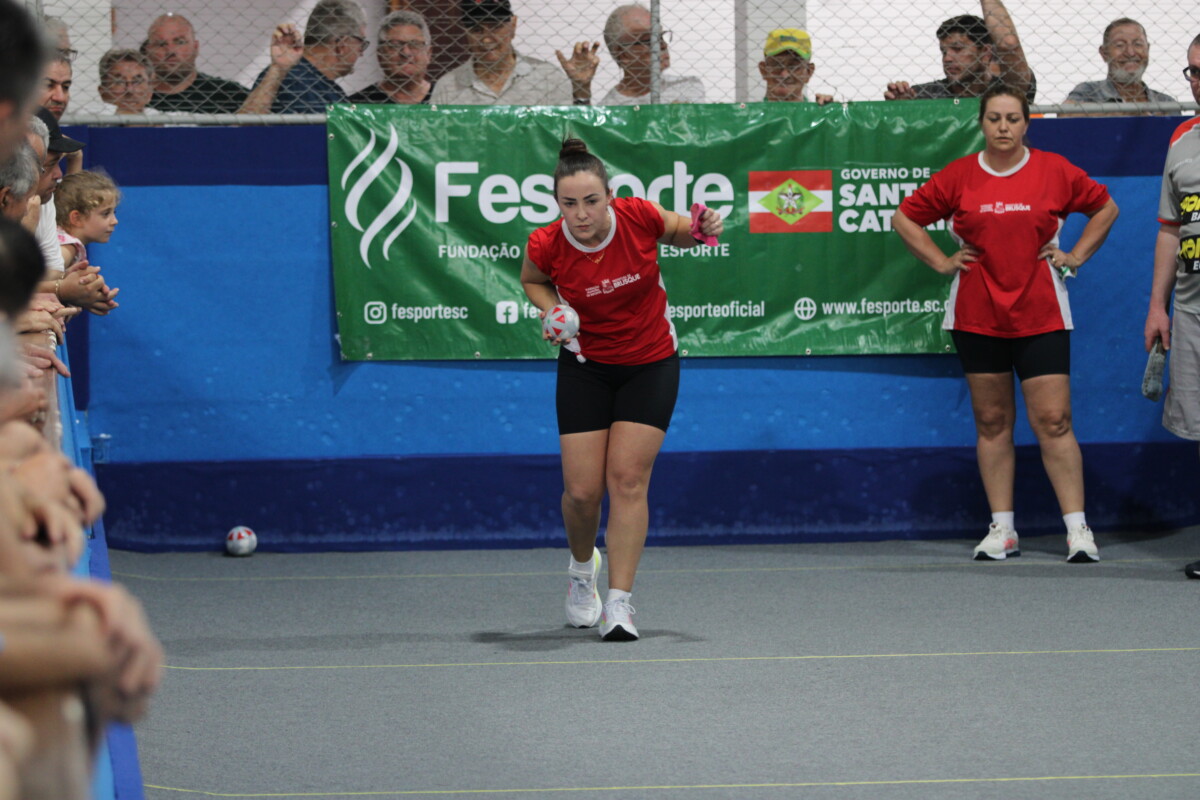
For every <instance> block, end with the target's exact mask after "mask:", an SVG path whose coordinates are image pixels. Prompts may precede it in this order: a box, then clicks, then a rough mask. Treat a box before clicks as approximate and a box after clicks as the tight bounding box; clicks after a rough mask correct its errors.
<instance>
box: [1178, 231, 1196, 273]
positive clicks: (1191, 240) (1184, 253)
mask: <svg viewBox="0 0 1200 800" xmlns="http://www.w3.org/2000/svg"><path fill="white" fill-rule="evenodd" d="M1179 260H1180V261H1182V262H1183V271H1184V272H1190V273H1193V274H1196V273H1200V236H1188V237H1187V238H1185V239H1180V240H1179Z"/></svg>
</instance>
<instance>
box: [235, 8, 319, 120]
mask: <svg viewBox="0 0 1200 800" xmlns="http://www.w3.org/2000/svg"><path fill="white" fill-rule="evenodd" d="M303 57H304V38H303V37H302V36H301V35H300V31H298V30H297V29H296V26H295V25H293V24H291V23H290V22H284V23H282V24H280V25H276V26H275V30H274V31H273V32H272V33H271V66H269V67H267V71H266V72H265V73H264V74H263V77H262V80H261V81H259V82H258V85H257V86H255V87H254V88H253V89H252V90H251V91H250V94H249V96H248V97H247V98H246V101H245V102H244V103H242V107H241V108H239V109H238V112H237V113H239V114H270V113H271V106H272V105H273V104H274V103H275V97H276V96H277V95H278V94H279V87H280V86H282V85H283V79H284V78H286V77H287V74H288V73H289V72H291V70H292V67H294V66H296V65H297V64H299V63H300V59H301V58H303Z"/></svg>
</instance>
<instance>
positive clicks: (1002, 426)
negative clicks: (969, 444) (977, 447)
mask: <svg viewBox="0 0 1200 800" xmlns="http://www.w3.org/2000/svg"><path fill="white" fill-rule="evenodd" d="M1012 427H1013V420H1012V415H1011V414H1008V413H1007V412H1006V411H1004V410H1003V409H992V410H984V411H980V412H978V413H977V414H976V415H975V430H976V432H978V434H979V438H980V439H986V440H988V441H994V440H997V439H1006V438H1011V437H1012Z"/></svg>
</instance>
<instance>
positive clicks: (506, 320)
mask: <svg viewBox="0 0 1200 800" xmlns="http://www.w3.org/2000/svg"><path fill="white" fill-rule="evenodd" d="M520 316H521V310H520V309H519V308H517V304H516V303H515V302H513V301H512V300H501V301H500V302H499V303H496V322H499V323H500V324H502V325H508V324H511V323H513V322H516V321H517V318H518V317H520Z"/></svg>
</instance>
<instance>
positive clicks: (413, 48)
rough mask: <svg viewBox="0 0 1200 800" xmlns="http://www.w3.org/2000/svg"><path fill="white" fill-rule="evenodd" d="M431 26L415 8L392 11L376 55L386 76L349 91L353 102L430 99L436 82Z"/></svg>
mask: <svg viewBox="0 0 1200 800" xmlns="http://www.w3.org/2000/svg"><path fill="white" fill-rule="evenodd" d="M430 42H431V39H430V36H429V26H428V25H427V24H426V23H425V18H424V17H422V16H421V15H420V14H418V13H416V12H415V11H393V12H392V13H390V14H388V15H387V16H386V17H384V18H383V22H381V23H380V24H379V38H378V39H377V40H376V42H375V46H376V47H377V48H378V49H377V50H376V51H375V57H376V58H377V59H378V60H379V69H380V70H382V71H383V80H381V81H380V82H379V83H376V84H374V85H372V86H368V87H367V88H365V89H363V90H362V91H361V92H358V93H356V94H352V95H350V102H351V103H367V104H385V103H402V104H406V105H409V104H413V103H428V102H429V96H430V94H431V93H432V92H433V83H431V82H430V81H429V79H428V78H427V77H426V74H425V73H426V71H427V70H428V69H429V45H430Z"/></svg>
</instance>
